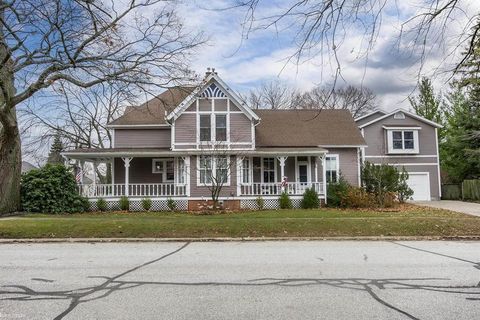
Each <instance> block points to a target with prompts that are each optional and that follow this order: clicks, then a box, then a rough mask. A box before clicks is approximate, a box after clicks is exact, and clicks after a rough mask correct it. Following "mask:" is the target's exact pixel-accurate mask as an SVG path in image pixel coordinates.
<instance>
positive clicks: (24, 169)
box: [22, 161, 38, 173]
mask: <svg viewBox="0 0 480 320" xmlns="http://www.w3.org/2000/svg"><path fill="white" fill-rule="evenodd" d="M33 169H38V168H37V167H35V166H34V165H33V164H31V163H30V162H27V161H22V173H27V172H29V171H32V170H33Z"/></svg>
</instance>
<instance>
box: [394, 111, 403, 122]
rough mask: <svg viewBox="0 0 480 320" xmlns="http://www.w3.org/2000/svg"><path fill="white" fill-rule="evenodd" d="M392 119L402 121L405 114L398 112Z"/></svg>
mask: <svg viewBox="0 0 480 320" xmlns="http://www.w3.org/2000/svg"><path fill="white" fill-rule="evenodd" d="M393 119H398V120H403V119H405V114H404V113H403V112H401V111H399V112H397V113H395V114H394V115H393Z"/></svg>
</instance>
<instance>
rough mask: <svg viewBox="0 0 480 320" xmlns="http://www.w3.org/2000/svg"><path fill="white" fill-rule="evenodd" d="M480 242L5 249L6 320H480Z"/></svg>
mask: <svg viewBox="0 0 480 320" xmlns="http://www.w3.org/2000/svg"><path fill="white" fill-rule="evenodd" d="M479 281H480V242H446V241H432V242H380V241H378V242H375V241H372V242H360V241H359V242H353V241H339V242H335V241H311V242H286V241H282V242H280V241H279V242H210V243H116V244H115V243H103V244H81V243H75V244H74V243H65V244H2V245H0V319H456V320H459V319H469V320H471V319H480V283H479Z"/></svg>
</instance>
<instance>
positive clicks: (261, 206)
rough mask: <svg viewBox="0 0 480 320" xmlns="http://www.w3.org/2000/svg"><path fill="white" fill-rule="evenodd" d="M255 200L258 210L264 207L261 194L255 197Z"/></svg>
mask: <svg viewBox="0 0 480 320" xmlns="http://www.w3.org/2000/svg"><path fill="white" fill-rule="evenodd" d="M255 202H256V203H257V209H258V210H263V209H264V208H265V200H264V199H263V197H262V196H259V197H257V198H256V199H255Z"/></svg>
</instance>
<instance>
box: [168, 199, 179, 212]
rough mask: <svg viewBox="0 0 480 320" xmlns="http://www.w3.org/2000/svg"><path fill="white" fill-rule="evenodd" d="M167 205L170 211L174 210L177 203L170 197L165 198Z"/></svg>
mask: <svg viewBox="0 0 480 320" xmlns="http://www.w3.org/2000/svg"><path fill="white" fill-rule="evenodd" d="M167 207H168V209H170V211H175V210H176V209H177V203H176V202H175V200H173V199H172V198H169V199H168V200H167Z"/></svg>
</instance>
